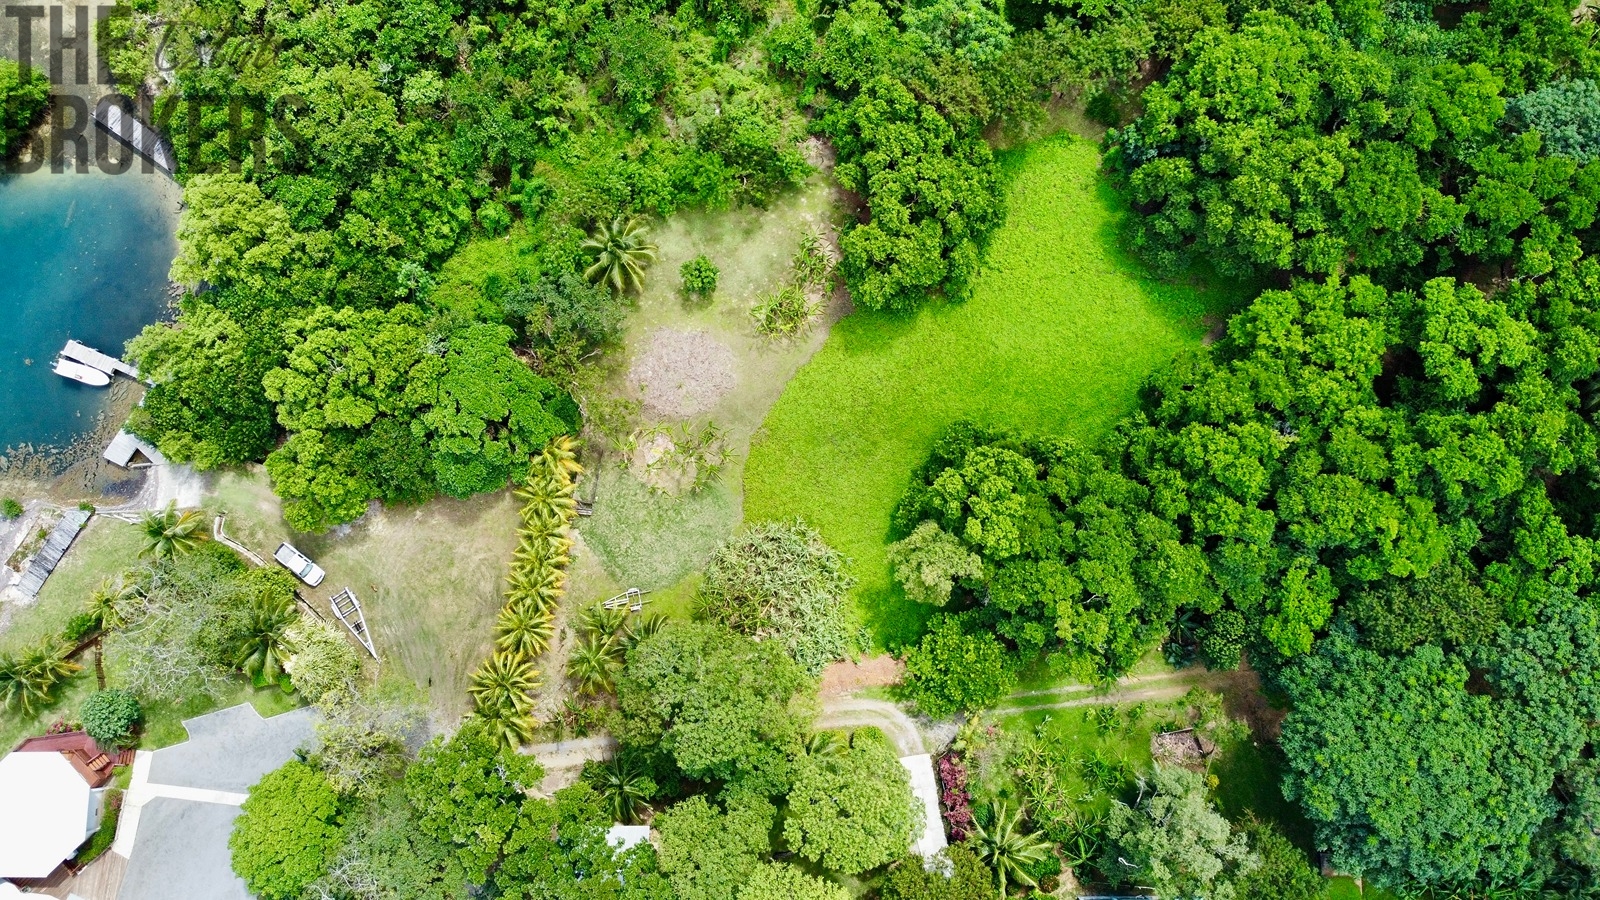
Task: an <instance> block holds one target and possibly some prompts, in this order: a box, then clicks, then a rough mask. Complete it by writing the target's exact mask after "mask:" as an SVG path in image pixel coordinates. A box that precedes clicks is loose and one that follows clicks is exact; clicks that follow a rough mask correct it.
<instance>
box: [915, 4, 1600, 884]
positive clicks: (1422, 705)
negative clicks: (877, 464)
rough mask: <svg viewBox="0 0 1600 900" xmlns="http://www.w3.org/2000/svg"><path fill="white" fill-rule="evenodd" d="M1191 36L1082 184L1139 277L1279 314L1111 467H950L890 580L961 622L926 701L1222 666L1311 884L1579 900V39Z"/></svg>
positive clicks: (1216, 350) (1597, 683)
mask: <svg viewBox="0 0 1600 900" xmlns="http://www.w3.org/2000/svg"><path fill="white" fill-rule="evenodd" d="M1261 6H1271V5H1270V4H1262V5H1261ZM1210 11H1211V12H1212V13H1213V14H1215V15H1216V16H1217V17H1216V18H1215V19H1211V20H1208V22H1207V27H1205V28H1203V29H1201V30H1199V31H1198V32H1197V33H1196V34H1195V35H1194V37H1193V39H1192V40H1191V41H1189V42H1188V43H1187V45H1186V46H1185V48H1184V49H1183V51H1182V52H1181V53H1180V54H1179V55H1178V58H1177V59H1175V60H1174V61H1173V65H1172V66H1171V69H1170V71H1168V72H1166V73H1165V74H1164V76H1163V78H1162V79H1161V80H1160V81H1158V82H1157V83H1155V84H1152V85H1151V86H1150V87H1149V88H1148V89H1146V90H1144V91H1143V92H1142V93H1141V94H1140V95H1139V97H1138V106H1139V107H1140V111H1141V114H1140V115H1138V116H1137V117H1136V118H1133V119H1132V121H1131V122H1130V123H1129V124H1127V125H1126V126H1125V127H1122V128H1120V129H1115V130H1113V131H1112V133H1111V134H1110V136H1109V138H1108V145H1109V147H1110V148H1111V155H1110V157H1109V159H1108V166H1107V167H1108V170H1109V172H1108V174H1109V175H1110V177H1112V178H1115V179H1116V180H1117V181H1118V182H1119V183H1120V184H1122V185H1124V186H1126V189H1127V191H1128V194H1129V196H1130V200H1131V202H1132V203H1133V204H1134V206H1135V209H1136V211H1137V212H1138V216H1137V219H1136V226H1135V229H1134V233H1133V235H1132V240H1133V242H1134V245H1135V246H1136V247H1137V248H1138V249H1139V250H1140V251H1141V252H1142V253H1143V254H1144V255H1145V256H1146V257H1147V258H1149V259H1150V260H1151V261H1152V262H1153V263H1155V264H1157V265H1160V266H1163V267H1165V268H1166V269H1168V270H1169V271H1171V272H1174V273H1193V272H1196V271H1205V272H1213V273H1218V274H1222V275H1229V276H1233V277H1248V278H1261V279H1265V280H1267V281H1268V282H1269V283H1276V287H1275V288H1274V289H1270V290H1267V291H1265V292H1264V293H1262V294H1261V295H1260V297H1258V298H1257V299H1256V300H1255V301H1254V302H1252V303H1251V304H1250V305H1249V306H1248V308H1246V309H1245V310H1243V311H1242V312H1240V313H1239V314H1237V315H1236V316H1235V317H1233V319H1232V320H1231V321H1230V322H1229V324H1228V328H1227V333H1226V336H1225V337H1224V338H1223V339H1222V340H1221V341H1220V342H1219V343H1218V344H1217V345H1216V346H1214V347H1212V348H1210V349H1209V350H1207V351H1206V352H1204V353H1200V354H1195V355H1193V356H1191V357H1189V358H1185V359H1182V360H1180V361H1178V362H1177V363H1176V364H1175V365H1174V366H1173V367H1171V368H1170V369H1169V370H1167V371H1165V372H1163V373H1161V374H1160V375H1158V376H1157V377H1155V378H1154V379H1152V381H1151V382H1150V383H1149V384H1148V386H1147V387H1146V389H1145V392H1144V397H1143V404H1142V409H1141V411H1140V412H1139V413H1138V414H1137V415H1136V416H1134V417H1133V418H1131V419H1130V420H1129V421H1127V422H1126V423H1124V424H1123V425H1122V427H1121V428H1119V429H1118V431H1117V433H1116V435H1115V436H1114V438H1113V439H1111V440H1110V441H1109V442H1108V443H1107V444H1106V445H1105V446H1103V447H1098V448H1085V447H1079V446H1075V445H1073V444H1071V443H1069V442H1065V441H1062V440H1057V439H1053V438H1050V437H1048V436H1022V435H1012V434H1006V433H998V432H994V431H989V430H985V429H981V428H976V427H972V426H962V427H958V428H956V429H954V430H953V431H952V432H950V433H949V434H948V435H947V436H946V437H945V438H944V440H943V441H941V443H940V444H939V446H938V448H937V449H936V450H935V451H934V453H933V455H932V457H931V458H930V459H929V460H928V462H927V464H926V465H925V466H924V468H923V469H922V470H921V471H920V472H919V473H918V474H917V476H916V477H915V478H914V480H913V486H912V488H911V490H910V491H909V492H908V493H907V495H906V496H905V498H904V500H903V501H902V503H901V506H900V510H899V512H898V515H897V525H898V527H899V528H900V529H901V530H902V534H904V535H906V538H905V540H904V541H903V542H902V543H901V544H899V545H897V546H896V548H895V558H896V561H897V562H898V563H899V567H900V571H901V574H902V580H903V581H904V582H905V583H906V585H907V587H908V589H911V592H912V593H913V595H920V596H922V597H924V598H925V599H926V600H927V601H928V602H933V603H937V604H940V605H944V606H946V607H947V614H946V615H947V618H948V621H949V622H951V623H954V624H952V625H946V624H942V623H940V624H936V625H935V628H934V630H933V631H932V632H931V633H930V635H929V636H928V637H927V638H926V639H925V641H924V644H923V646H922V647H921V648H919V649H918V650H917V651H916V652H915V653H914V654H913V657H912V674H913V676H914V677H915V678H916V680H917V681H916V690H918V691H920V692H922V693H925V694H926V695H927V696H928V698H929V700H930V701H931V703H932V704H933V705H934V706H935V707H940V706H945V705H948V704H949V703H951V702H952V699H956V700H959V701H960V703H959V705H963V706H967V707H969V708H977V707H981V706H984V705H988V704H990V703H993V702H994V701H995V700H997V699H999V693H1000V692H1001V691H1003V690H1005V685H1006V684H1007V683H1008V682H1007V681H1006V679H1005V678H1004V677H1002V675H1003V670H1004V669H1005V668H1007V667H1013V668H1014V667H1017V666H1020V665H1021V664H1023V663H1025V662H1027V661H1029V660H1032V659H1033V658H1034V657H1035V656H1036V655H1038V654H1039V653H1041V652H1044V653H1047V654H1048V655H1049V658H1050V661H1051V664H1052V665H1053V666H1055V667H1056V668H1057V669H1058V670H1060V671H1063V672H1071V673H1074V674H1078V675H1080V676H1085V677H1092V676H1095V675H1097V674H1098V675H1100V676H1101V677H1105V676H1110V675H1116V674H1119V673H1123V672H1126V671H1127V670H1128V669H1129V668H1130V667H1131V666H1132V664H1133V663H1134V662H1135V661H1136V660H1137V659H1138V658H1139V657H1140V656H1141V655H1142V654H1143V653H1144V652H1145V651H1146V650H1147V649H1149V648H1150V647H1152V646H1155V645H1157V644H1160V643H1163V642H1165V643H1167V646H1168V652H1169V655H1175V656H1177V657H1179V658H1182V657H1184V656H1185V655H1194V654H1197V655H1199V656H1201V657H1203V659H1204V660H1205V661H1206V662H1207V664H1209V665H1212V666H1219V667H1231V666H1233V665H1235V664H1237V663H1238V662H1239V659H1240V655H1241V652H1248V654H1249V658H1250V661H1251V663H1252V664H1253V665H1254V666H1255V667H1256V668H1257V669H1258V670H1261V671H1263V672H1265V673H1267V674H1268V675H1269V676H1271V677H1270V681H1271V683H1272V684H1273V685H1274V686H1275V689H1276V690H1277V691H1279V692H1280V695H1281V696H1282V698H1283V699H1284V700H1286V701H1287V703H1288V705H1289V708H1290V712H1289V716H1288V719H1287V720H1286V721H1285V723H1284V725H1283V748H1284V751H1285V753H1286V755H1287V760H1288V765H1289V774H1288V777H1287V779H1286V783H1285V786H1284V787H1285V792H1286V794H1287V795H1289V796H1290V797H1291V798H1292V799H1296V800H1298V801H1300V803H1301V804H1302V806H1303V809H1304V812H1305V814H1306V815H1307V816H1308V817H1309V818H1310V819H1311V821H1312V822H1313V823H1314V824H1315V825H1316V828H1317V838H1318V842H1319V845H1321V846H1324V847H1327V848H1328V849H1329V850H1330V851H1331V855H1332V860H1333V862H1334V864H1335V865H1336V866H1338V867H1339V868H1341V869H1344V870H1349V871H1360V872H1362V873H1364V874H1366V875H1367V876H1368V877H1369V878H1372V879H1374V880H1376V881H1377V882H1379V883H1381V884H1385V885H1389V886H1392V887H1396V888H1409V889H1412V890H1417V889H1423V888H1436V889H1463V890H1473V889H1481V888H1487V887H1498V888H1503V889H1507V890H1509V889H1511V888H1513V887H1520V888H1524V889H1529V890H1533V891H1535V892H1537V891H1538V890H1540V889H1543V888H1544V886H1548V889H1549V890H1559V891H1560V892H1561V895H1562V896H1580V895H1581V896H1588V895H1589V894H1588V893H1587V892H1591V891H1594V890H1595V889H1596V888H1597V886H1600V881H1597V879H1596V866H1597V865H1600V857H1596V856H1595V855H1594V854H1593V851H1592V848H1593V847H1594V834H1595V832H1594V828H1593V819H1592V818H1591V812H1590V810H1591V809H1592V805H1593V803H1594V798H1593V796H1592V790H1593V788H1592V785H1593V778H1592V775H1591V773H1590V770H1591V768H1592V762H1591V761H1590V757H1591V756H1592V755H1593V753H1592V751H1593V747H1592V744H1591V735H1592V729H1593V727H1594V724H1595V722H1596V720H1597V718H1596V717H1597V713H1600V706H1597V705H1596V704H1597V702H1600V692H1597V687H1600V656H1597V655H1596V651H1597V649H1600V619H1597V617H1596V614H1595V609H1594V606H1593V602H1594V601H1593V600H1592V598H1591V597H1590V594H1591V592H1592V591H1593V588H1594V586H1595V579H1596V574H1597V573H1596V570H1595V563H1596V558H1595V551H1596V543H1595V530H1594V528H1595V520H1594V504H1595V500H1596V489H1597V487H1600V470H1597V468H1596V449H1597V432H1596V418H1595V411H1596V408H1597V406H1596V404H1597V397H1596V394H1595V391H1596V389H1597V387H1600V380H1597V376H1600V331H1597V328H1600V318H1597V312H1600V308H1597V306H1596V302H1597V289H1600V265H1597V264H1596V262H1595V259H1594V254H1595V253H1596V252H1597V251H1600V230H1597V229H1596V227H1595V226H1596V210H1597V206H1600V166H1596V165H1594V164H1593V161H1594V159H1595V158H1596V154H1597V153H1600V142H1597V137H1600V131H1597V130H1596V121H1597V119H1596V117H1595V113H1596V110H1597V107H1596V105H1595V98H1596V87H1595V81H1594V77H1595V75H1596V74H1597V72H1596V67H1597V63H1600V57H1597V55H1596V50H1595V29H1594V26H1593V25H1592V24H1591V23H1587V22H1578V23H1575V22H1574V19H1573V15H1572V13H1571V11H1570V10H1569V9H1567V8H1566V5H1565V4H1541V3H1512V2H1492V3H1488V4H1478V5H1473V6H1459V7H1458V6H1452V5H1446V6H1441V7H1438V8H1435V7H1434V6H1433V5H1431V4H1414V3H1387V4H1378V3H1333V4H1306V5H1293V6H1291V5H1283V6H1280V7H1278V8H1260V9H1249V10H1242V9H1230V10H1223V9H1222V8H1221V7H1212V8H1210ZM979 600H981V601H982V602H976V601H979ZM985 647H992V648H993V649H992V650H988V651H985V650H984V648H985ZM996 651H998V652H996ZM962 659H965V660H969V661H970V660H986V661H987V662H986V663H985V665H986V666H987V667H988V669H989V670H990V671H994V672H996V674H995V675H993V676H989V677H982V678H974V677H973V675H972V672H971V671H970V670H967V671H964V670H962V669H960V668H957V667H955V666H953V665H951V663H953V662H955V661H959V660H962ZM954 682H960V684H954ZM974 685H979V686H982V685H987V686H989V690H988V691H987V692H986V695H984V696H972V694H971V689H972V688H973V686H974ZM963 691H965V692H967V693H966V695H965V696H963ZM979 693H985V692H982V691H980V692H979ZM1379 711H1381V713H1380V712H1379Z"/></svg>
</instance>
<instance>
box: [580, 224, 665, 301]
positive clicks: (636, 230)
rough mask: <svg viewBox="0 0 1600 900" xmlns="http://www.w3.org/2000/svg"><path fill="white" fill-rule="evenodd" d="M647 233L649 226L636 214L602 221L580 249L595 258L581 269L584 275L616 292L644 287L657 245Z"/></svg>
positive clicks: (592, 281)
mask: <svg viewBox="0 0 1600 900" xmlns="http://www.w3.org/2000/svg"><path fill="white" fill-rule="evenodd" d="M648 235H649V229H647V228H646V227H645V225H644V221H643V220H642V219H640V218H639V217H638V216H634V217H633V218H631V219H623V218H622V217H621V216H618V217H617V218H615V219H612V220H611V223H610V224H609V225H608V224H606V223H604V222H601V223H600V225H599V226H598V227H596V228H595V230H594V234H592V235H590V236H589V239H588V240H586V241H584V242H583V251H584V252H585V253H587V254H589V255H590V256H592V257H594V262H593V263H591V264H590V265H589V268H587V269H585V270H584V271H583V275H584V277H585V278H587V279H589V281H590V282H591V283H593V284H600V283H601V282H605V283H606V284H608V285H610V286H611V290H612V292H613V293H617V294H624V293H627V292H628V291H630V290H638V289H639V288H641V287H643V286H644V270H645V269H647V268H649V266H650V264H651V263H653V262H655V261H656V245H655V244H652V243H650V241H649V240H648V239H647V238H648Z"/></svg>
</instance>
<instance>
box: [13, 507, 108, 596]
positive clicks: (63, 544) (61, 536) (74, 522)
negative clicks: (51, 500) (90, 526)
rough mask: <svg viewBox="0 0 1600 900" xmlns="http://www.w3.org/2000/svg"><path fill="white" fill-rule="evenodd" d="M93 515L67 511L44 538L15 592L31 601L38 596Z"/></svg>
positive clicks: (76, 510)
mask: <svg viewBox="0 0 1600 900" xmlns="http://www.w3.org/2000/svg"><path fill="white" fill-rule="evenodd" d="M91 515H93V514H92V513H90V512H89V511H88V510H85V509H74V510H69V511H68V512H67V514H66V515H64V516H62V517H61V521H60V522H57V523H56V527H55V528H54V529H53V530H51V532H50V536H49V537H47V538H45V541H44V546H43V547H41V548H40V549H39V552H38V553H35V554H34V555H33V562H31V563H29V564H28V571H26V572H23V573H22V580H21V581H19V582H17V592H18V593H20V594H22V596H24V597H26V598H28V599H29V600H33V599H35V598H37V597H38V596H39V591H40V589H42V588H43V587H44V580H45V579H46V578H49V577H50V573H51V572H54V571H55V570H56V565H57V564H59V563H60V562H61V557H63V556H66V555H67V548H69V547H71V546H72V542H73V541H74V540H77V537H78V532H80V531H82V530H83V526H84V525H85V524H87V523H88V521H89V516H91Z"/></svg>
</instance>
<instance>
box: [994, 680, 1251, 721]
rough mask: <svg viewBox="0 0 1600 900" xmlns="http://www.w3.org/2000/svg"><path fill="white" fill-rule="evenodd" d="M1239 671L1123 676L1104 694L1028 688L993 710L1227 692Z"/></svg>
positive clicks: (1007, 711)
mask: <svg viewBox="0 0 1600 900" xmlns="http://www.w3.org/2000/svg"><path fill="white" fill-rule="evenodd" d="M1242 674H1243V673H1240V672H1208V671H1204V670H1202V671H1198V672H1193V671H1190V672H1174V673H1172V674H1168V675H1146V676H1140V677H1135V678H1125V679H1122V680H1120V681H1118V682H1117V686H1116V687H1115V688H1113V689H1112V690H1109V691H1106V692H1104V693H1097V692H1096V688H1095V687H1093V686H1092V685H1084V686H1083V689H1082V690H1060V691H1031V692H1028V693H1024V694H1012V695H1011V696H1010V697H1007V698H1006V699H1005V700H1003V701H1001V702H1000V705H999V706H997V707H995V709H994V712H996V713H998V714H1000V715H1003V716H1008V715H1014V714H1016V713H1025V712H1037V711H1039V710H1047V709H1072V708H1073V707H1078V706H1121V705H1122V704H1124V703H1139V702H1143V701H1157V700H1176V699H1178V698H1179V697H1182V696H1183V695H1184V694H1187V693H1189V692H1190V691H1191V690H1194V689H1195V688H1202V689H1204V690H1208V691H1217V692H1219V693H1227V692H1229V691H1233V690H1236V689H1238V688H1239V687H1240V683H1239V682H1240V678H1241V675H1242Z"/></svg>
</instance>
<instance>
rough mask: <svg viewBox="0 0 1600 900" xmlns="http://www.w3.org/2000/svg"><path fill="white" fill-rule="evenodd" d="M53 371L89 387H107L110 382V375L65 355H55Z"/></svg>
mask: <svg viewBox="0 0 1600 900" xmlns="http://www.w3.org/2000/svg"><path fill="white" fill-rule="evenodd" d="M54 371H55V373H56V374H57V375H60V376H61V377H62V378H70V379H72V380H73V381H76V382H78V383H79V384H87V385H89V386H90V387H107V386H109V385H110V384H111V376H110V375H108V374H106V373H105V372H102V371H100V370H99V369H96V368H94V367H93V366H86V365H84V364H83V363H81V362H75V361H73V360H70V359H67V358H66V357H65V356H58V357H56V364H55V366H54Z"/></svg>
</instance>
